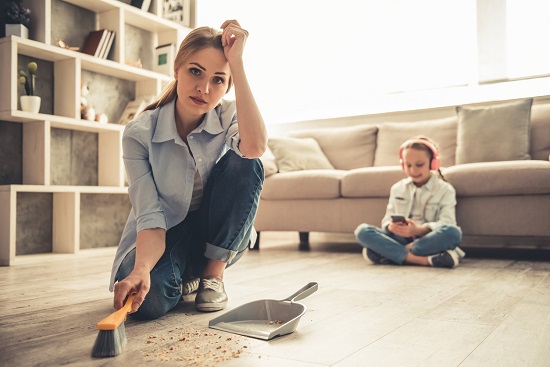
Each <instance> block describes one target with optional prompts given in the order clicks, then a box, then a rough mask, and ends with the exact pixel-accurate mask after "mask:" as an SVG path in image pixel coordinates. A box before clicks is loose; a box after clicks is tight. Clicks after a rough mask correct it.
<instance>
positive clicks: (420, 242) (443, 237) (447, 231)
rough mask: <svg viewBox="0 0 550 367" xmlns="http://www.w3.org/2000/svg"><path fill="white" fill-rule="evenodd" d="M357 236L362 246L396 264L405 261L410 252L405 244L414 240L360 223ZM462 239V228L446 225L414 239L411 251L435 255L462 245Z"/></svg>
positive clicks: (419, 254) (416, 253)
mask: <svg viewBox="0 0 550 367" xmlns="http://www.w3.org/2000/svg"><path fill="white" fill-rule="evenodd" d="M355 238H356V239H357V241H358V242H359V244H360V245H361V246H363V247H366V248H368V249H369V250H372V251H374V252H376V253H377V254H378V255H380V256H382V257H385V258H386V259H390V260H391V261H393V262H394V263H396V264H402V263H403V261H404V260H405V257H406V256H407V253H408V252H409V249H407V248H406V247H405V245H406V244H408V243H410V242H413V240H412V238H404V237H400V236H397V235H395V234H393V233H390V232H388V231H385V230H382V229H380V228H378V227H375V226H371V225H369V224H360V225H359V226H358V227H357V229H356V230H355ZM460 241H462V232H461V230H460V228H459V227H457V226H453V225H444V226H441V227H439V228H437V229H436V230H434V231H431V232H429V233H428V234H427V235H425V236H424V237H421V238H417V239H416V240H414V242H413V245H412V248H411V250H410V252H411V253H412V254H413V255H417V256H428V255H435V254H437V253H440V252H443V251H447V250H452V249H454V248H456V247H457V246H458V245H460Z"/></svg>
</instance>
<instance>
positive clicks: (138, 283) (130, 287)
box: [113, 269, 151, 313]
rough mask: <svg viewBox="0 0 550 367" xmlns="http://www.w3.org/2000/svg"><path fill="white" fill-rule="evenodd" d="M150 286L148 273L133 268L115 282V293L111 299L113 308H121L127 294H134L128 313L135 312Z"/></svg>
mask: <svg viewBox="0 0 550 367" xmlns="http://www.w3.org/2000/svg"><path fill="white" fill-rule="evenodd" d="M150 287H151V276H150V273H149V272H147V271H145V272H140V271H139V270H137V269H134V270H133V271H132V272H131V273H130V275H128V276H127V277H126V278H125V279H123V280H121V281H120V282H118V283H116V284H115V289H114V293H115V295H114V300H113V305H114V307H115V309H116V310H118V309H120V308H122V306H123V305H124V302H125V301H126V298H127V297H128V296H129V295H132V294H135V297H134V302H133V304H132V311H130V313H134V312H136V311H137V310H138V309H139V307H140V306H141V304H142V303H143V301H144V300H145V296H146V295H147V293H149V288H150Z"/></svg>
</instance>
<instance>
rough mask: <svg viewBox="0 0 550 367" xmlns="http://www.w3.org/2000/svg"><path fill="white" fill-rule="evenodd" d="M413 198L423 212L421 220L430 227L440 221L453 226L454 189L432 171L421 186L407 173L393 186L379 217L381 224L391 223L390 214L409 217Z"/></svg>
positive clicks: (436, 226) (454, 210)
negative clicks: (386, 204)
mask: <svg viewBox="0 0 550 367" xmlns="http://www.w3.org/2000/svg"><path fill="white" fill-rule="evenodd" d="M414 200H416V205H417V207H418V211H419V213H421V216H422V218H421V220H420V221H421V222H422V223H421V224H423V225H426V226H427V227H429V228H430V229H431V230H432V231H433V230H435V229H437V228H439V227H441V226H443V225H455V226H456V192H455V189H454V187H453V186H452V185H451V184H450V183H448V182H446V181H443V180H442V179H440V178H439V177H438V176H437V174H435V173H433V172H432V173H431V177H430V179H429V180H428V182H426V183H425V184H424V185H422V186H421V187H416V186H415V184H414V183H413V182H412V180H411V178H410V177H408V178H404V179H402V180H401V181H399V182H397V183H395V184H394V185H393V186H392V188H391V190H390V199H389V202H388V206H387V208H386V215H384V218H383V219H382V228H386V227H387V226H388V225H389V224H390V221H391V215H392V214H401V215H404V216H405V217H408V216H409V214H411V213H412V211H413V201H414ZM419 219H420V218H419ZM415 222H416V221H415ZM419 224H420V223H419Z"/></svg>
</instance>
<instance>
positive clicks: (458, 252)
mask: <svg viewBox="0 0 550 367" xmlns="http://www.w3.org/2000/svg"><path fill="white" fill-rule="evenodd" d="M455 252H456V254H457V255H458V257H459V258H461V259H464V257H465V256H466V253H465V252H464V250H462V249H461V248H460V247H458V246H457V247H456V248H455Z"/></svg>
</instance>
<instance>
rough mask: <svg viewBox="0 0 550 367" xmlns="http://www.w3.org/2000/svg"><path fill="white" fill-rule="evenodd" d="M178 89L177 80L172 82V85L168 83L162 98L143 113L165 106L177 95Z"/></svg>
mask: <svg viewBox="0 0 550 367" xmlns="http://www.w3.org/2000/svg"><path fill="white" fill-rule="evenodd" d="M177 87H178V83H177V81H176V80H175V79H174V80H172V81H170V83H168V85H167V86H166V88H164V90H163V91H162V93H161V95H160V97H159V98H158V99H157V100H156V101H155V102H153V103H151V104H149V105H148V106H147V107H145V108H144V109H143V111H141V112H144V111H147V110H154V109H155V108H158V107H161V106H164V105H165V104H167V103H168V102H170V101H171V100H173V99H174V97H176V94H177Z"/></svg>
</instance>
